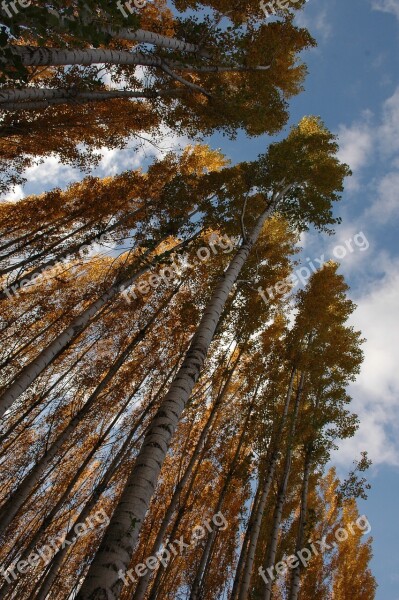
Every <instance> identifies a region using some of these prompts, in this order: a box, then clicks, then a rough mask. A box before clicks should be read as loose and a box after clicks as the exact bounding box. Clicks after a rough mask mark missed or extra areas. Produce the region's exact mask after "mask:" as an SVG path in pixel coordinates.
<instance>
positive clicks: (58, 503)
mask: <svg viewBox="0 0 399 600" xmlns="http://www.w3.org/2000/svg"><path fill="white" fill-rule="evenodd" d="M146 378H147V375H145V376H144V377H143V378H142V379H141V381H140V382H139V383H138V385H137V386H136V388H135V389H134V391H133V393H132V394H131V395H130V396H129V398H128V400H126V401H125V402H124V404H123V405H122V407H121V408H120V409H119V411H118V413H117V414H116V415H115V417H114V418H113V419H112V421H111V423H109V425H108V426H107V428H106V429H105V431H104V432H103V433H102V434H101V435H100V437H99V438H98V440H97V441H96V443H95V444H94V446H93V447H92V449H91V450H90V452H89V454H88V455H87V456H86V457H85V459H84V460H83V462H82V463H81V464H80V465H79V467H78V469H77V470H76V472H75V473H74V475H73V477H72V479H71V480H70V481H69V483H68V485H67V487H66V488H65V490H64V491H63V493H62V495H61V496H60V497H59V499H58V500H57V501H56V502H55V504H53V506H52V508H51V510H50V511H49V512H48V513H47V514H46V515H45V517H44V519H43V521H42V523H41V525H40V526H39V528H38V529H37V530H36V532H35V534H34V535H33V537H32V538H31V540H30V541H29V543H28V545H27V546H26V547H25V549H24V551H23V553H22V554H21V556H19V557H18V559H17V560H16V561H15V557H12V556H11V555H9V556H8V557H7V559H8V563H5V566H6V567H7V566H8V564H9V563H11V562H14V561H15V562H19V561H20V560H26V559H27V558H28V556H29V555H30V553H31V552H32V550H34V548H35V546H36V544H37V542H39V541H40V538H41V537H42V535H43V534H44V532H45V531H46V528H47V527H48V525H49V524H50V523H51V521H52V520H53V518H54V517H55V515H56V514H57V513H58V511H59V510H60V508H62V506H63V504H64V502H65V501H66V500H67V499H68V496H69V494H70V493H71V492H72V490H73V488H74V487H75V485H76V483H77V482H78V481H79V479H80V477H81V475H82V474H83V473H84V471H85V469H86V467H87V466H88V465H89V464H90V461H91V459H92V458H93V456H94V455H95V454H96V452H97V451H98V450H99V449H100V448H101V446H102V444H103V443H104V442H105V440H106V438H107V437H108V435H109V433H110V432H111V431H112V429H113V427H114V426H115V424H116V423H117V421H118V420H119V418H120V417H121V416H122V415H123V413H124V411H125V410H126V408H127V407H128V405H129V404H130V402H131V400H132V398H133V397H134V396H135V395H136V394H137V392H138V391H139V389H140V388H141V386H142V384H143V382H144V381H145V379H146ZM153 405H154V402H151V403H150V405H148V406H147V408H146V409H145V411H144V412H143V413H142V415H141V416H140V418H139V420H138V422H137V423H136V425H137V427H138V426H139V425H140V424H141V423H142V422H143V420H144V418H145V416H146V415H147V414H148V412H149V411H150V410H151V408H152V407H153ZM136 425H135V429H136V430H137V427H136ZM10 585H12V584H11V583H7V582H6V583H4V585H3V586H2V587H1V589H0V594H1V595H3V596H4V595H5V594H6V592H7V590H8V589H9V587H10Z"/></svg>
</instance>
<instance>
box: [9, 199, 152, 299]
mask: <svg viewBox="0 0 399 600" xmlns="http://www.w3.org/2000/svg"><path fill="white" fill-rule="evenodd" d="M139 210H140V209H138V210H136V211H134V212H133V213H131V214H130V215H129V216H132V215H133V214H135V213H137V212H139ZM124 221H125V219H119V220H118V221H117V222H116V223H113V224H112V225H110V226H109V227H106V228H105V229H103V230H102V231H99V232H97V233H93V234H92V235H91V236H90V237H89V238H86V239H85V240H82V241H80V242H78V243H76V244H74V245H73V246H70V247H69V248H65V250H62V251H61V252H58V254H57V255H56V256H54V257H53V258H51V259H50V260H48V261H46V262H44V263H41V264H40V265H38V266H37V267H35V268H34V269H32V270H31V271H29V272H28V273H26V274H24V275H23V276H22V277H21V276H18V279H16V280H15V281H13V283H12V289H13V290H14V293H15V290H18V289H20V288H21V287H23V285H22V284H23V282H24V281H26V280H27V279H29V280H31V279H35V278H36V276H37V275H41V274H43V272H44V271H45V270H46V269H48V268H51V267H54V266H55V265H56V264H57V263H61V262H62V261H63V260H64V259H65V258H67V257H69V256H73V255H75V254H77V253H78V252H79V251H80V250H81V249H82V248H83V247H84V246H88V245H92V244H93V243H94V242H95V241H96V240H97V239H98V238H100V237H101V236H103V235H106V234H107V233H111V232H112V231H114V230H115V229H117V227H119V226H120V225H122V224H123V222H124ZM91 225H93V223H89V224H88V225H85V226H84V227H90V226H91ZM84 227H80V228H79V229H76V230H75V231H73V232H72V233H71V234H69V235H68V236H65V237H64V238H63V239H61V240H59V241H58V242H56V243H54V244H52V246H50V247H49V248H46V250H43V252H41V253H38V254H37V255H36V256H34V257H31V258H27V259H26V260H25V261H24V264H25V265H27V264H29V263H30V262H31V261H33V259H35V258H36V259H37V258H39V257H40V256H45V255H46V254H48V251H49V250H50V249H51V248H55V247H56V246H58V244H60V243H61V242H63V241H65V239H67V237H68V238H69V237H71V236H72V235H75V234H76V233H78V232H79V231H80V230H81V229H83V228H84ZM17 267H18V265H16V266H15V268H17ZM35 283H36V282H35ZM1 298H2V295H1V294H0V299H1Z"/></svg>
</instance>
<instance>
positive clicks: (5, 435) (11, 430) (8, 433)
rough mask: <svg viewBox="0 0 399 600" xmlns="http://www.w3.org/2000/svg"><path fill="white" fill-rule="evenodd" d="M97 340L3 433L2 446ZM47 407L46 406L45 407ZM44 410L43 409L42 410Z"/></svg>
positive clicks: (0, 442)
mask: <svg viewBox="0 0 399 600" xmlns="http://www.w3.org/2000/svg"><path fill="white" fill-rule="evenodd" d="M97 341H98V340H94V342H92V343H91V344H90V346H89V347H88V348H87V349H86V350H85V351H84V352H83V354H81V355H79V356H78V358H77V359H76V360H75V361H74V362H73V363H72V364H71V366H70V367H68V370H67V371H64V372H63V373H62V374H61V375H60V376H59V377H58V378H57V379H56V380H55V381H54V383H52V384H51V386H50V387H49V388H48V389H47V390H45V391H44V392H43V393H42V394H40V395H39V397H38V398H37V400H35V401H34V402H33V403H32V404H31V405H30V406H29V407H28V408H27V409H26V410H25V411H24V412H23V413H22V415H21V416H20V417H18V419H17V420H16V421H15V422H14V423H13V424H12V425H11V426H10V427H9V428H8V429H7V430H6V431H5V432H4V433H2V434H1V435H0V444H2V443H3V442H4V441H5V440H8V438H9V437H10V436H11V435H12V434H13V433H14V431H15V429H16V428H17V427H18V425H20V424H21V423H22V421H23V420H24V419H25V418H26V417H27V416H28V415H29V414H30V413H31V412H32V411H33V410H34V409H35V408H36V407H37V406H39V404H40V403H41V402H43V400H45V399H46V398H47V397H48V396H49V395H50V394H51V392H52V391H53V389H54V388H56V387H57V385H58V384H59V383H60V382H61V381H62V380H63V379H65V377H67V376H68V375H69V373H70V372H71V371H73V369H74V368H75V367H76V365H77V364H78V363H79V362H80V361H81V359H82V358H83V356H84V355H85V354H87V352H89V351H90V350H91V349H92V348H93V346H95V344H96V343H97ZM46 406H47V405H46ZM43 410H44V409H43ZM39 414H40V412H39V413H38V414H37V415H35V416H34V418H33V420H35V419H36V418H37V417H38V415H39ZM33 420H32V421H30V422H29V423H27V425H26V426H27V427H28V426H29V425H31V424H32V422H33ZM24 429H25V427H24ZM24 429H21V431H20V432H19V433H18V435H17V436H16V437H15V438H14V439H13V440H10V441H9V443H8V444H6V445H5V446H4V447H3V448H1V453H0V456H1V455H4V453H5V452H6V450H7V449H8V448H9V447H10V446H11V445H12V444H13V443H14V442H15V441H16V440H17V439H18V437H19V436H20V435H21V434H22V433H23V431H24Z"/></svg>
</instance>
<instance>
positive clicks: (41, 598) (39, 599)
mask: <svg viewBox="0 0 399 600" xmlns="http://www.w3.org/2000/svg"><path fill="white" fill-rule="evenodd" d="M180 360H181V356H180V357H178V359H177V363H176V365H173V367H172V368H171V369H170V371H169V372H168V373H167V375H166V377H165V378H164V380H163V382H162V385H161V386H160V387H159V389H158V391H157V393H156V394H155V396H154V398H153V399H152V400H151V402H150V403H149V405H148V406H147V408H146V409H145V411H144V412H143V414H142V415H141V417H140V419H139V421H138V422H137V423H136V424H135V426H134V428H133V430H132V431H131V432H130V433H129V435H128V437H127V439H126V440H125V442H124V443H123V446H122V447H121V449H120V450H119V451H118V453H117V455H116V456H115V458H114V459H113V460H112V462H111V464H110V466H109V467H108V469H107V471H106V473H105V474H104V476H103V477H102V480H101V482H100V484H99V485H98V486H97V489H96V492H95V493H94V494H93V496H92V498H91V500H90V501H89V502H88V504H87V505H86V506H85V507H84V509H83V510H82V511H81V513H80V514H79V516H78V517H77V518H76V519H75V523H81V522H83V521H84V520H85V519H86V517H87V516H88V515H89V514H90V511H91V510H92V508H93V507H94V505H95V504H96V502H97V500H98V498H99V497H100V496H101V494H102V493H103V492H104V491H105V489H106V486H107V485H108V483H109V481H110V479H111V478H112V476H113V474H114V472H115V470H116V468H117V467H118V465H119V463H122V462H123V461H122V458H123V456H124V455H126V454H127V453H128V452H129V446H130V445H131V442H132V440H133V437H134V435H135V433H136V431H137V429H138V427H139V426H140V425H141V423H142V422H143V421H144V418H145V417H146V416H147V415H148V413H149V412H150V410H152V408H153V407H154V405H155V404H156V403H157V400H158V398H159V397H160V395H161V394H162V392H163V390H164V388H165V387H166V386H167V384H168V381H169V379H170V377H171V376H172V375H173V373H174V371H175V370H176V366H177V365H178V364H179V362H180ZM73 537H74V532H73V530H72V529H71V530H70V533H69V534H68V536H67V538H66V539H67V540H69V541H70V540H71V539H72V538H73ZM67 551H68V548H63V549H60V550H59V552H58V553H57V554H56V555H55V557H54V558H53V561H52V562H51V565H50V567H49V571H48V572H47V573H46V575H45V578H44V580H43V582H42V584H41V586H40V591H39V593H38V595H37V596H35V600H45V598H46V596H47V594H48V593H49V591H50V589H51V587H52V585H53V583H54V580H55V578H56V577H57V574H58V571H59V568H60V566H61V564H62V561H63V559H64V556H65V554H66V552H67Z"/></svg>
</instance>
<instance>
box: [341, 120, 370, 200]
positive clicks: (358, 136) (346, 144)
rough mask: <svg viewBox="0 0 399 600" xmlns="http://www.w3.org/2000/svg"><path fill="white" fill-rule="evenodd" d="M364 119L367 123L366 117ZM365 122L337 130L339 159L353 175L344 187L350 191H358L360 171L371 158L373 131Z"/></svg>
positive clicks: (344, 126)
mask: <svg viewBox="0 0 399 600" xmlns="http://www.w3.org/2000/svg"><path fill="white" fill-rule="evenodd" d="M366 119H367V121H368V117H366ZM367 121H366V122H363V123H354V124H353V125H351V126H350V127H347V126H346V125H341V126H340V128H339V130H338V138H339V153H338V156H339V159H340V160H341V161H342V162H344V163H346V164H348V165H349V166H350V168H351V170H352V173H353V174H352V177H350V178H349V179H348V180H347V181H346V185H345V187H346V189H348V190H351V191H352V190H357V189H359V187H360V181H359V180H360V171H361V169H362V168H363V167H365V166H366V165H367V163H368V162H369V160H370V158H371V156H372V150H373V130H372V128H371V127H370V125H369V124H368V122H367Z"/></svg>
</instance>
